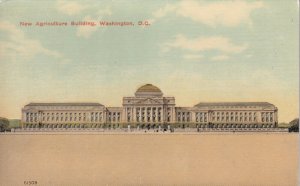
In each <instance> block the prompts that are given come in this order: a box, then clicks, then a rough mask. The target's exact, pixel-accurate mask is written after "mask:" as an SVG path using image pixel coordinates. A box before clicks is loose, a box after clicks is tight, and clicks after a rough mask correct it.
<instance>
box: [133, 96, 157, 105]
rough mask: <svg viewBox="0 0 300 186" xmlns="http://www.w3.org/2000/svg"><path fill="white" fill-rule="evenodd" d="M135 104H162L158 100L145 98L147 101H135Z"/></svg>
mask: <svg viewBox="0 0 300 186" xmlns="http://www.w3.org/2000/svg"><path fill="white" fill-rule="evenodd" d="M136 104H145V105H153V104H154V105H155V104H162V103H161V102H160V101H158V100H154V99H151V98H147V99H143V100H140V101H137V102H136Z"/></svg>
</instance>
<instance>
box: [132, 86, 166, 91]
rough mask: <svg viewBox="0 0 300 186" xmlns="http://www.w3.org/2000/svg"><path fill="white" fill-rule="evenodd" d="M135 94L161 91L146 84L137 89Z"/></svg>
mask: <svg viewBox="0 0 300 186" xmlns="http://www.w3.org/2000/svg"><path fill="white" fill-rule="evenodd" d="M136 92H161V90H160V89H159V88H157V87H156V86H154V85H152V84H146V85H143V86H141V87H140V88H138V89H137V91H136Z"/></svg>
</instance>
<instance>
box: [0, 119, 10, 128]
mask: <svg viewBox="0 0 300 186" xmlns="http://www.w3.org/2000/svg"><path fill="white" fill-rule="evenodd" d="M8 126H9V121H8V119H6V118H2V117H0V132H4V131H5V130H7V129H8Z"/></svg>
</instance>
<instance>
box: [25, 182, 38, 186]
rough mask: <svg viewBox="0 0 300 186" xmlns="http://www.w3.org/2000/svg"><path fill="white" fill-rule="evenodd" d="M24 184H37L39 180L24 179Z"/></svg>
mask: <svg viewBox="0 0 300 186" xmlns="http://www.w3.org/2000/svg"><path fill="white" fill-rule="evenodd" d="M24 185H37V181H24Z"/></svg>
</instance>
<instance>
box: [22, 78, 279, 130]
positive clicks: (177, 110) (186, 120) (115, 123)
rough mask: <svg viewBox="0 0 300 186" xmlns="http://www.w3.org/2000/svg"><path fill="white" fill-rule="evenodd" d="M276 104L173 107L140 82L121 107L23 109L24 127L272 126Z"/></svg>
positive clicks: (62, 105) (45, 105) (156, 90)
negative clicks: (133, 93) (140, 84)
mask: <svg viewBox="0 0 300 186" xmlns="http://www.w3.org/2000/svg"><path fill="white" fill-rule="evenodd" d="M277 123H278V110H277V108H276V107H275V106H274V105H273V104H270V103H267V102H214V103H206V102H203V103H199V104H197V105H195V106H193V107H176V106H175V98H174V97H164V96H163V93H162V91H161V90H160V89H159V88H157V87H156V86H154V85H151V84H146V85H144V86H141V87H140V88H139V89H138V90H137V91H136V92H135V96H133V97H123V106H122V107H105V106H104V105H102V104H99V103H30V104H28V105H25V106H24V108H23V109H22V126H23V128H110V129H116V128H136V129H171V128H182V129H185V128H197V129H201V128H275V127H277Z"/></svg>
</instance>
